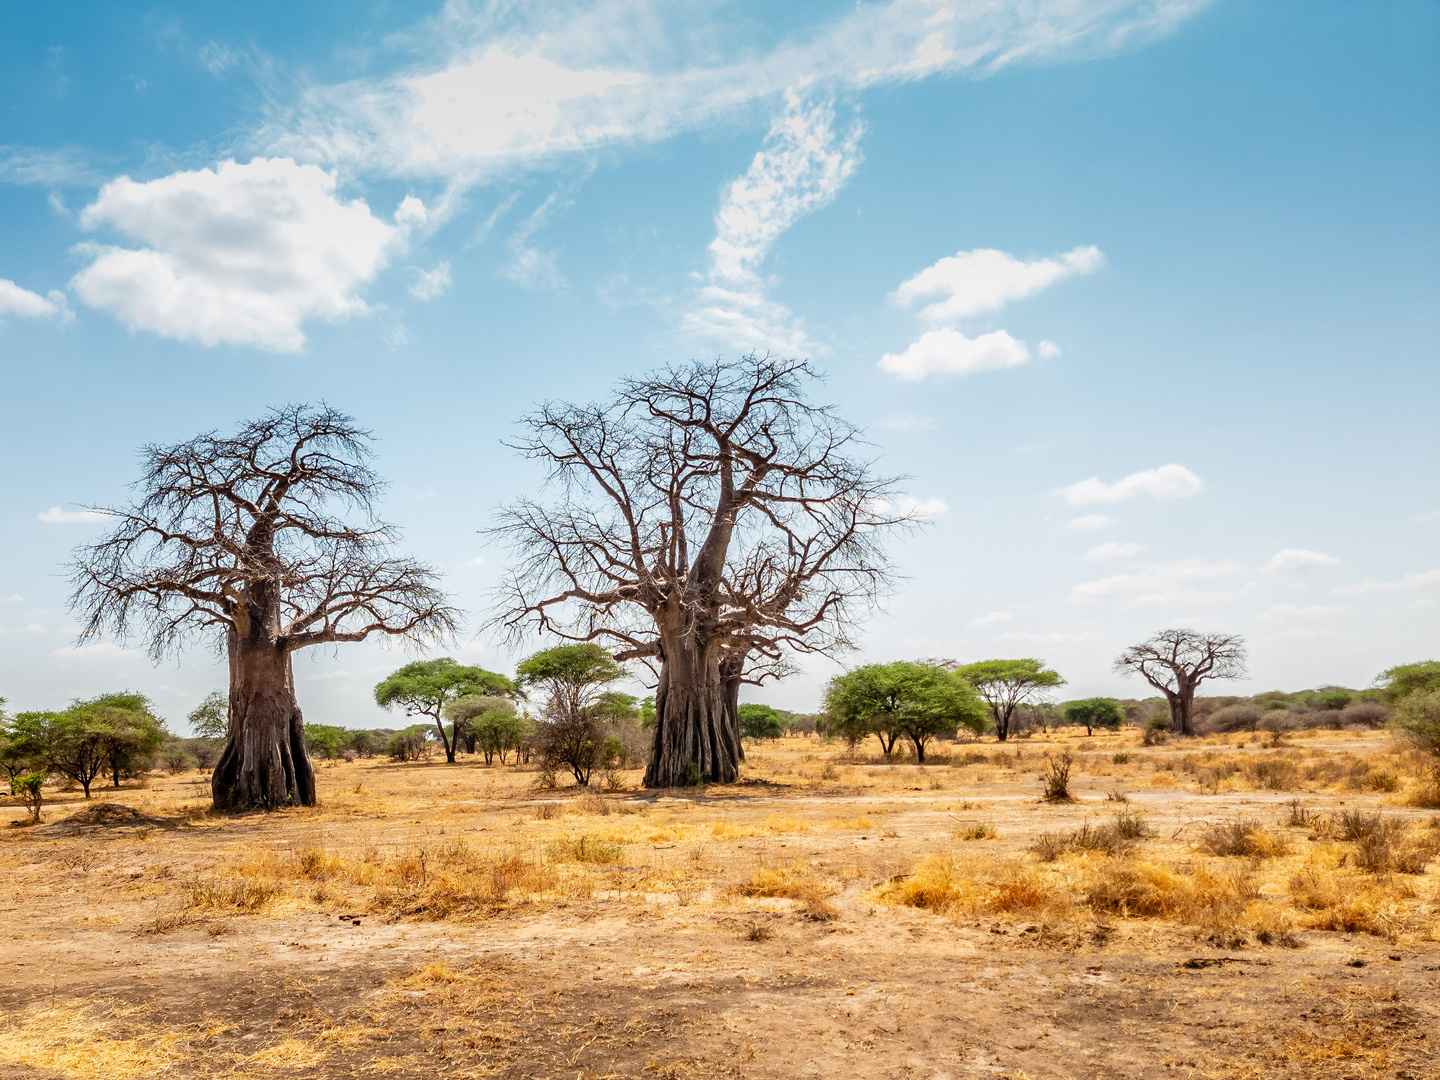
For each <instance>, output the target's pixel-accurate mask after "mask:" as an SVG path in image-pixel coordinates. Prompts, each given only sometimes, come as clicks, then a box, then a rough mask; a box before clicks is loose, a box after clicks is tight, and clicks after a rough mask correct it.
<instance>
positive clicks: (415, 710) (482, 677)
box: [375, 656, 515, 765]
mask: <svg viewBox="0 0 1440 1080" xmlns="http://www.w3.org/2000/svg"><path fill="white" fill-rule="evenodd" d="M514 689H515V684H514V683H512V682H511V681H510V680H509V679H507V678H505V676H504V675H497V674H495V672H493V671H486V670H485V669H484V668H479V667H466V666H464V665H462V664H457V663H456V662H455V661H454V660H451V659H450V658H449V657H448V656H446V657H441V658H439V659H437V660H417V661H415V662H414V663H413V664H406V665H405V666H404V667H402V668H401V669H400V670H399V671H396V672H394V673H393V674H391V675H390V676H388V677H387V678H386V679H384V680H383V681H382V682H380V683H379V684H378V685H377V686H376V687H375V704H377V705H379V706H380V707H381V708H382V709H390V708H394V707H395V706H397V705H398V706H400V707H401V708H403V709H404V710H405V715H406V716H428V717H430V718H431V719H432V720H434V721H435V730H436V731H437V732H439V733H440V742H441V743H442V744H443V745H444V747H445V760H446V761H448V762H449V763H450V764H452V765H453V764H454V763H455V750H456V743H457V741H458V740H457V739H456V738H455V737H453V731H454V729H453V728H452V729H451V731H449V732H447V731H446V730H445V721H444V715H445V706H446V705H449V704H450V703H451V702H452V701H455V700H457V699H459V698H462V697H464V696H465V695H467V694H506V693H512V692H513V691H514Z"/></svg>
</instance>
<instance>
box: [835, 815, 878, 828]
mask: <svg viewBox="0 0 1440 1080" xmlns="http://www.w3.org/2000/svg"><path fill="white" fill-rule="evenodd" d="M874 827H875V823H874V822H872V821H871V820H870V819H869V818H868V817H866V816H865V815H864V814H861V815H859V816H858V817H853V818H831V819H830V820H829V822H827V823H826V828H828V829H835V830H837V831H838V830H841V829H873V828H874Z"/></svg>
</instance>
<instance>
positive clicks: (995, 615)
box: [970, 611, 1015, 626]
mask: <svg viewBox="0 0 1440 1080" xmlns="http://www.w3.org/2000/svg"><path fill="white" fill-rule="evenodd" d="M1014 621H1015V616H1014V615H1011V614H1010V613H1009V612H1008V611H992V612H990V613H989V614H988V615H981V616H978V617H977V618H974V619H971V620H970V625H971V626H999V625H1000V624H1001V623H1008V622H1014Z"/></svg>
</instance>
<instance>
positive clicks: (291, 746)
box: [210, 633, 315, 811]
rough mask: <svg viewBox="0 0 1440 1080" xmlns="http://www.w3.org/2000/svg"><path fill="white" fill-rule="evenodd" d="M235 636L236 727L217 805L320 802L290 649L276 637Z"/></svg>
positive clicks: (215, 784) (219, 772)
mask: <svg viewBox="0 0 1440 1080" xmlns="http://www.w3.org/2000/svg"><path fill="white" fill-rule="evenodd" d="M230 638H231V645H230V731H229V734H228V735H227V737H226V740H225V749H224V750H223V751H221V753H220V760H219V762H218V763H217V764H216V766H215V774H214V776H213V777H212V778H211V781H210V790H211V793H212V795H213V798H214V802H215V808H216V809H217V810H232V811H233V810H261V809H263V810H275V809H278V808H279V807H282V806H314V805H315V769H314V767H313V766H312V765H311V764H310V755H309V753H308V752H307V751H306V749H305V723H304V720H303V719H302V717H301V715H300V706H299V704H298V703H297V702H296V700H295V677H294V673H293V671H292V669H291V664H290V653H289V651H288V650H287V649H285V648H284V647H283V646H280V645H277V644H275V643H273V642H270V641H264V640H262V641H260V642H257V643H249V642H247V643H244V644H241V643H239V642H238V641H237V640H236V635H235V634H234V633H232V634H231V635H230Z"/></svg>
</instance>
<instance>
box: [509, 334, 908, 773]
mask: <svg viewBox="0 0 1440 1080" xmlns="http://www.w3.org/2000/svg"><path fill="white" fill-rule="evenodd" d="M815 378H816V375H815V372H814V371H813V369H812V368H811V366H810V364H809V363H808V362H807V361H799V360H777V359H772V358H770V357H763V358H762V357H758V356H754V355H751V356H746V357H744V358H742V359H740V360H738V361H735V362H730V363H726V362H722V361H719V360H717V361H714V362H711V363H698V362H692V363H688V364H685V365H681V366H675V367H670V368H666V369H664V370H662V371H658V372H655V373H652V374H650V375H647V376H644V377H642V378H636V379H626V380H624V381H623V382H621V384H620V386H619V387H618V388H617V390H616V391H615V393H614V395H613V396H612V397H611V399H610V400H609V401H606V402H603V403H594V404H589V405H573V404H547V405H545V406H543V407H542V408H541V409H540V410H539V411H537V412H536V413H534V414H532V415H531V416H529V417H526V418H525V421H524V425H525V427H526V428H528V434H527V435H526V437H525V438H524V439H523V440H522V441H520V442H519V443H518V444H516V449H518V450H519V451H520V452H522V453H523V454H525V455H526V456H528V457H531V458H534V459H536V460H539V461H541V462H543V463H544V464H545V466H546V467H547V469H548V471H549V477H550V481H551V485H552V487H553V488H554V489H555V493H556V495H557V496H558V497H557V498H556V499H555V500H554V501H553V502H550V503H548V504H542V503H541V502H539V501H537V500H534V499H522V500H520V501H518V502H516V503H514V504H512V505H511V506H509V507H508V508H506V509H505V510H504V511H502V513H501V517H500V520H499V522H498V523H497V526H496V528H495V530H494V531H495V532H496V533H497V534H499V535H500V536H501V537H502V538H503V539H504V540H506V541H508V543H509V544H510V546H511V548H512V550H513V552H514V554H515V556H516V559H515V562H514V564H513V567H512V569H511V571H510V573H509V576H508V578H507V580H506V584H505V585H504V586H503V587H502V589H503V592H502V598H503V605H502V607H503V610H502V611H501V612H500V613H499V614H498V615H497V616H496V622H497V623H498V624H499V625H501V626H504V627H507V628H509V629H510V630H511V631H513V632H517V633H520V632H524V631H540V632H548V633H552V634H556V635H558V636H560V637H562V638H566V639H569V640H572V641H594V642H598V643H601V644H604V645H606V646H607V647H609V648H611V649H613V650H614V655H615V658H616V659H617V660H619V661H622V662H623V661H626V660H642V661H644V662H646V663H647V664H649V665H650V667H651V670H652V672H654V673H655V675H656V679H657V682H656V688H655V709H656V723H655V737H654V744H653V748H652V751H651V756H650V763H649V767H648V768H647V769H646V771H645V783H646V785H647V786H649V787H670V786H676V785H681V784H686V783H694V782H695V781H696V780H697V779H706V780H710V781H714V782H728V781H731V780H734V779H735V777H736V775H737V773H738V770H739V762H740V760H741V758H742V756H743V752H742V750H741V747H740V737H739V728H738V717H737V713H738V708H739V690H740V685H741V683H744V682H751V683H756V682H760V681H762V680H764V679H766V678H769V677H772V676H775V675H778V674H780V673H781V672H783V671H784V670H785V665H786V664H787V663H788V657H789V656H790V655H791V654H792V653H793V652H811V653H826V654H834V653H836V652H839V651H841V650H843V649H845V648H847V647H848V646H849V631H850V628H851V626H852V625H853V622H852V620H853V619H854V618H855V617H856V616H858V615H859V614H860V613H861V612H862V611H863V610H866V609H868V607H869V606H870V604H871V603H872V602H873V601H874V599H875V598H876V596H877V595H878V593H879V592H881V591H882V590H883V589H884V588H885V587H886V585H887V583H888V580H889V577H888V564H887V563H886V561H885V557H884V552H883V548H882V542H883V539H884V538H885V536H886V534H887V532H889V531H890V530H891V529H892V528H893V527H894V526H897V525H904V524H906V523H907V522H909V521H910V515H908V514H907V513H905V512H904V511H902V510H901V509H899V508H897V505H896V503H897V497H896V493H895V490H894V482H893V481H891V480H888V479H882V478H877V477H876V476H874V475H872V473H871V469H870V466H869V463H868V462H867V461H866V460H865V459H864V458H862V457H860V456H859V452H860V449H861V444H860V442H859V439H858V433H857V432H856V430H855V429H854V428H852V427H851V426H850V425H849V424H847V423H845V422H844V421H843V420H841V419H839V418H838V417H837V416H836V415H835V413H834V411H833V410H832V409H831V408H829V407H824V406H817V405H813V404H811V403H809V402H808V401H807V400H806V398H805V391H806V389H807V386H808V384H809V383H811V382H812V381H813V380H814V379H815Z"/></svg>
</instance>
